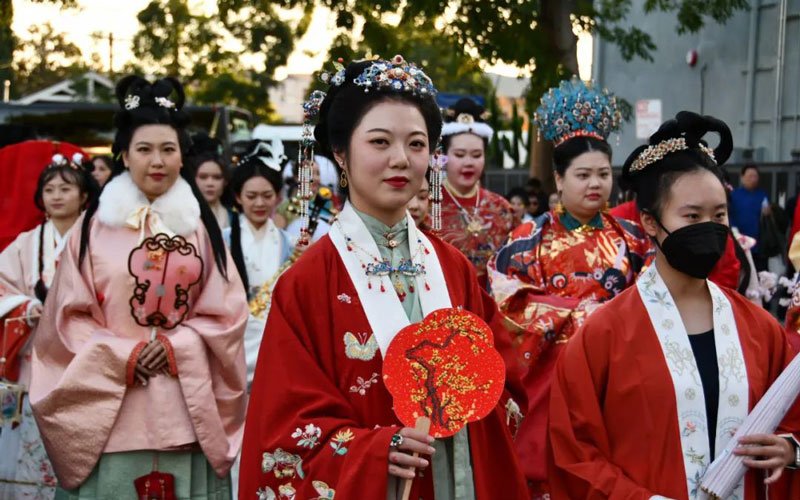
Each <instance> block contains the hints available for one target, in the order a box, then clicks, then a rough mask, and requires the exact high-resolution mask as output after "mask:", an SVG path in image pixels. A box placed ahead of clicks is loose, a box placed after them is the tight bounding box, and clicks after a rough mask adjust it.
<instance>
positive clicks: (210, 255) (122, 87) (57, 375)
mask: <svg viewBox="0 0 800 500" xmlns="http://www.w3.org/2000/svg"><path fill="white" fill-rule="evenodd" d="M116 94H117V98H118V100H119V103H120V106H121V108H122V109H121V110H120V111H119V112H118V113H117V115H116V116H115V123H116V127H117V133H116V137H115V140H114V145H113V152H114V157H115V161H116V164H115V172H114V175H113V176H112V179H111V180H110V181H109V182H108V184H106V186H105V188H104V191H103V193H102V194H101V196H100V199H99V202H96V203H93V204H92V205H91V206H90V207H89V209H88V210H87V212H86V213H85V216H84V219H83V220H82V223H81V229H80V231H75V232H74V233H73V235H72V237H71V238H70V240H69V242H68V243H67V246H66V248H65V250H64V252H63V254H62V260H61V262H60V267H59V271H58V275H57V277H56V280H55V282H54V284H53V287H52V289H51V291H50V298H49V300H48V301H47V304H46V305H45V310H44V315H43V317H42V320H41V324H42V325H44V328H41V329H40V330H41V331H42V335H41V336H38V337H37V338H36V340H35V343H34V352H33V380H32V385H31V396H30V398H31V404H32V406H33V411H34V414H35V415H36V419H37V422H38V423H39V426H40V429H41V433H42V437H43V439H44V444H45V447H46V448H47V451H48V454H49V456H50V458H51V460H52V462H53V466H54V469H55V472H56V475H57V477H58V479H59V484H60V486H61V488H63V489H64V490H69V491H66V492H65V491H61V492H60V494H62V495H63V494H66V495H67V497H68V498H81V499H83V498H131V499H134V498H140V497H141V496H142V495H152V494H154V493H157V494H158V495H160V496H158V498H168V497H170V496H172V497H173V498H174V497H179V498H187V497H191V498H215V499H218V498H230V496H231V493H230V479H229V471H230V467H231V464H232V463H233V460H234V458H235V457H236V454H237V453H238V451H239V447H240V445H241V437H242V431H243V424H244V411H245V364H244V351H243V343H242V335H243V331H244V327H245V322H246V320H247V304H246V300H245V297H244V294H243V293H242V284H241V281H240V279H239V276H238V274H237V272H236V268H235V266H234V265H233V262H232V260H231V258H230V256H229V255H228V254H227V253H226V251H225V245H224V243H223V241H222V235H221V232H220V229H219V226H218V225H217V222H216V220H215V218H214V214H213V213H212V212H211V210H210V209H209V207H208V205H207V204H206V202H205V201H204V199H203V196H202V194H201V193H200V191H199V190H198V189H197V187H196V186H195V185H194V183H193V181H192V179H191V174H190V173H189V172H188V171H187V169H184V168H182V167H183V154H184V152H186V151H187V150H188V146H189V139H188V135H187V134H186V129H185V127H186V124H187V121H188V119H187V116H186V114H185V113H184V112H183V111H182V109H181V108H182V106H183V103H184V94H183V88H182V87H181V84H180V83H179V82H178V81H177V80H174V79H163V80H159V81H157V82H155V83H153V84H150V83H149V82H147V81H146V80H144V79H142V78H139V77H136V76H129V77H126V78H124V79H123V80H122V81H120V82H119V84H118V85H117V89H116ZM148 498H150V497H149V496H148Z"/></svg>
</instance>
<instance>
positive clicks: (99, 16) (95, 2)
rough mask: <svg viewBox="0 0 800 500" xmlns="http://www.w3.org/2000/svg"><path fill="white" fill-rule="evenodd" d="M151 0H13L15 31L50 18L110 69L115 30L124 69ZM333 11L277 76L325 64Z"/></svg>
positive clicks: (206, 0) (583, 51) (585, 66)
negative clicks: (66, 3)
mask: <svg viewBox="0 0 800 500" xmlns="http://www.w3.org/2000/svg"><path fill="white" fill-rule="evenodd" d="M148 3H149V0H125V1H119V0H79V5H80V8H78V9H69V10H59V9H58V8H57V7H55V6H53V5H48V4H39V3H33V2H30V1H28V0H13V4H14V21H13V24H12V29H13V31H14V33H15V34H16V35H17V36H18V37H20V38H26V37H27V36H28V29H29V28H30V27H31V26H32V25H35V24H44V23H46V22H50V23H51V24H52V25H53V27H54V28H55V29H56V31H58V32H63V33H65V34H66V36H67V38H68V39H69V40H70V41H72V42H73V43H74V44H75V45H77V46H78V47H80V49H81V51H82V52H83V54H84V56H85V57H86V59H87V60H90V59H91V57H92V54H95V53H96V54H97V55H98V56H99V57H100V60H101V61H103V65H104V69H106V70H107V69H108V63H109V47H108V39H107V38H105V39H103V40H98V39H96V38H94V37H93V36H92V34H93V33H95V32H103V33H104V34H105V36H106V37H107V36H108V33H109V32H113V33H114V50H113V64H114V69H117V70H118V69H119V68H121V67H122V65H124V64H125V62H127V61H128V60H130V59H131V57H132V54H131V50H130V44H131V40H132V38H133V36H134V34H135V33H136V31H137V30H138V27H139V24H138V21H137V20H136V14H138V13H139V11H140V10H142V9H143V8H144V7H145V6H146V5H147V4H148ZM110 5H113V10H112V9H110V8H109V6H110ZM190 5H191V6H192V8H193V9H198V10H197V11H198V12H202V11H208V10H209V9H213V8H214V6H215V5H216V1H214V0H193V1H190ZM329 14H330V12H329V11H328V10H327V9H322V8H318V9H317V10H316V11H315V13H314V16H313V18H312V21H311V25H310V26H309V29H308V32H307V33H306V35H305V36H304V37H303V38H302V39H301V40H300V41H299V43H298V44H297V47H296V48H295V51H294V53H293V54H292V55H291V56H290V57H289V61H288V64H287V66H285V67H283V68H280V69H279V70H278V72H277V74H276V77H277V79H279V80H281V79H283V78H285V77H286V76H287V75H289V74H310V73H313V72H314V71H317V70H318V69H319V68H320V67H321V66H322V65H323V64H324V63H325V54H326V52H327V49H328V47H329V46H330V43H331V41H332V39H333V37H334V31H335V20H334V18H333V17H332V16H330V15H329ZM591 45H592V39H591V37H590V36H583V37H580V39H579V43H578V60H579V64H580V67H581V77H583V78H584V79H588V78H589V77H590V75H591V57H592V47H591ZM486 70H487V71H490V72H493V73H499V74H502V75H504V76H519V75H520V74H521V72H520V71H519V70H518V69H517V68H515V67H513V66H509V65H505V64H499V65H495V66H487V67H486Z"/></svg>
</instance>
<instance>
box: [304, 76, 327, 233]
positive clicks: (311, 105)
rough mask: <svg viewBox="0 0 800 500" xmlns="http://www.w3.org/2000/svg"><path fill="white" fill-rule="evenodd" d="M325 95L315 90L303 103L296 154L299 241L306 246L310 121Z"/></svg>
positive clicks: (311, 154) (311, 149)
mask: <svg viewBox="0 0 800 500" xmlns="http://www.w3.org/2000/svg"><path fill="white" fill-rule="evenodd" d="M323 99H325V93H324V92H322V91H320V90H315V91H314V92H312V93H311V95H310V96H309V97H308V100H307V101H306V102H305V103H303V135H302V139H301V141H300V151H299V152H298V154H297V177H298V184H299V186H298V195H297V196H298V198H300V240H299V241H298V243H300V244H301V245H307V244H308V243H309V242H310V241H311V235H310V234H308V223H309V205H310V203H311V172H312V168H313V165H314V132H313V130H314V129H313V127H312V125H311V121H312V120H313V119H314V118H315V117H316V116H317V115H318V114H319V107H320V105H321V104H322V100H323Z"/></svg>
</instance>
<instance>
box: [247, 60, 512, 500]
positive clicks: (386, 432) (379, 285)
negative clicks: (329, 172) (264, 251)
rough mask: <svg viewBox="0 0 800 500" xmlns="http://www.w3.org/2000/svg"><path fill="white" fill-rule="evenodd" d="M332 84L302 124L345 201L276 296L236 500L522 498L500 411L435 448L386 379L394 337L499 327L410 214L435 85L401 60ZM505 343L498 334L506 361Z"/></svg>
mask: <svg viewBox="0 0 800 500" xmlns="http://www.w3.org/2000/svg"><path fill="white" fill-rule="evenodd" d="M324 80H325V81H329V82H331V87H330V89H329V91H328V94H327V96H326V95H325V94H323V93H321V92H315V93H313V94H312V96H311V99H310V100H309V102H308V103H307V104H306V115H307V117H309V116H312V115H315V114H316V113H317V110H318V113H319V124H318V125H317V126H316V128H315V130H314V136H315V137H316V140H317V142H318V143H319V145H320V148H321V149H322V150H323V151H324V152H325V153H326V154H328V155H329V156H331V157H333V158H335V160H336V162H337V164H338V165H339V168H340V170H341V182H340V184H341V185H342V186H346V187H347V190H348V202H347V203H346V204H345V207H344V209H343V210H342V212H341V213H340V214H339V216H338V218H337V219H336V221H335V222H334V224H333V225H332V228H331V231H330V232H329V233H328V234H327V235H326V236H324V237H323V238H322V239H321V240H319V241H318V242H317V243H315V244H314V245H312V246H311V247H310V248H309V249H308V250H307V251H306V252H305V254H304V255H303V256H302V257H301V258H300V259H299V260H298V261H297V263H296V264H295V265H294V266H292V267H291V268H290V269H289V270H288V271H287V272H286V274H284V275H283V276H282V277H281V278H280V280H279V281H278V283H277V286H276V288H275V292H274V295H273V302H272V308H271V309H270V313H269V317H268V319H267V325H266V329H265V334H264V339H263V341H262V344H261V351H260V354H259V359H258V363H257V365H256V372H255V379H254V381H253V385H252V393H251V394H252V396H251V400H250V406H249V409H248V417H247V422H246V425H245V438H244V443H245V444H244V447H243V450H242V462H241V471H240V483H239V486H240V490H239V491H240V497H241V498H246V499H270V498H278V497H279V498H287V499H288V498H297V499H301V498H303V499H305V498H326V499H327V498H334V495H335V497H336V498H341V499H355V498H363V499H379V500H384V499H386V498H391V499H394V498H398V491H397V489H398V483H399V482H400V480H402V479H411V478H413V479H414V481H413V489H412V491H411V498H413V499H415V500H416V499H420V498H425V499H433V498H436V499H438V500H441V499H456V498H459V499H461V498H474V499H494V498H503V499H512V500H513V499H523V498H527V491H526V490H525V486H524V480H523V478H522V475H521V473H520V470H519V466H518V464H517V460H516V457H515V455H514V452H513V448H512V441H511V436H510V433H509V431H508V427H507V420H508V419H509V418H510V417H511V416H512V415H509V414H507V413H506V410H505V408H504V407H505V406H506V404H505V402H501V403H499V404H498V405H497V407H496V408H495V409H494V410H493V411H492V412H491V413H490V414H489V415H488V416H487V417H485V418H484V419H482V420H480V421H477V422H474V423H471V424H468V425H467V426H466V427H464V428H463V429H462V430H461V431H460V432H458V433H457V434H455V435H454V436H453V437H451V438H447V439H438V440H434V439H433V438H432V437H431V436H428V435H427V434H425V433H422V432H419V431H416V430H414V429H413V428H403V426H402V424H400V422H399V420H398V419H397V417H396V416H395V414H394V412H393V410H392V406H393V403H392V397H391V395H390V394H389V392H388V391H387V388H386V386H385V385H384V383H383V380H382V378H381V373H382V369H383V359H384V356H385V354H386V349H387V347H388V345H389V343H390V342H391V341H392V339H393V337H394V336H395V335H396V334H397V332H398V331H400V330H401V329H402V328H404V327H406V326H408V325H410V324H414V323H417V322H419V321H421V320H422V319H423V318H424V316H426V315H428V314H429V313H430V312H432V311H434V310H437V309H441V308H450V307H463V308H464V309H466V310H468V311H471V312H473V313H475V314H477V315H479V316H481V317H482V318H483V319H484V320H485V321H486V322H487V323H489V324H490V325H494V326H498V325H497V323H496V319H497V315H496V308H495V305H494V303H493V302H492V300H491V299H490V298H489V296H488V295H487V294H486V293H485V292H483V291H482V289H481V288H480V286H479V285H478V282H477V280H476V277H475V270H474V268H473V266H472V265H471V264H470V263H469V261H468V260H467V259H466V258H465V257H464V256H463V255H461V254H460V253H459V252H458V250H456V249H455V248H453V247H452V246H450V245H448V244H446V243H444V242H442V241H441V240H440V239H438V238H436V237H435V236H432V235H429V234H426V233H424V232H422V231H420V230H419V229H418V228H417V226H416V225H415V223H414V221H413V219H412V218H411V216H410V215H409V214H408V213H407V211H406V206H407V205H408V202H409V200H410V199H411V198H412V197H413V196H415V195H416V194H417V193H418V191H419V188H420V185H421V183H422V180H423V177H424V176H425V172H426V170H427V169H428V164H429V161H430V159H431V154H432V153H433V151H434V149H435V146H436V142H437V140H438V137H439V133H440V130H441V115H440V114H439V110H438V108H437V106H436V103H435V101H434V94H435V89H434V87H433V84H432V82H431V81H430V79H429V78H428V77H427V76H426V75H425V74H424V73H423V72H422V70H421V69H420V68H418V67H416V66H414V65H413V64H409V63H407V62H405V61H404V60H403V58H402V57H400V56H396V57H395V58H393V59H392V60H390V61H384V60H372V61H362V62H357V63H351V64H350V65H349V66H347V68H344V67H342V66H339V71H338V72H337V73H336V74H334V75H332V76H331V75H325V77H324ZM307 130H308V132H307V134H308V135H307V142H306V143H305V144H304V146H303V147H304V150H307V156H306V157H307V158H310V157H311V154H312V153H311V152H310V151H308V150H310V142H311V139H310V135H311V132H310V129H307ZM306 163H307V160H306ZM302 168H306V167H305V166H304V165H301V169H302ZM300 175H301V179H302V178H304V177H305V175H306V174H305V173H304V172H301V174H300ZM432 184H433V192H434V197H435V198H436V196H435V193H436V192H437V189H436V188H437V183H436V182H432ZM439 188H440V184H439ZM302 191H303V188H302V187H301V192H302ZM433 212H434V214H435V213H436V212H437V207H434V209H433ZM434 224H435V222H434ZM504 335H507V334H506V333H504V332H503V330H502V328H496V329H495V342H496V344H498V348H499V349H501V350H502V349H503V348H504V345H503V343H504V342H505V344H508V340H507V338H506V337H505V336H504ZM509 406H513V403H512V404H511V405H509ZM414 452H418V453H419V457H414V456H412V453H414Z"/></svg>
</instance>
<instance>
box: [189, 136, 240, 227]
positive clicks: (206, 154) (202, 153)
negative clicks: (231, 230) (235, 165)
mask: <svg viewBox="0 0 800 500" xmlns="http://www.w3.org/2000/svg"><path fill="white" fill-rule="evenodd" d="M219 151H220V144H219V141H217V140H215V139H212V138H210V137H208V135H206V134H197V135H195V136H194V137H193V138H192V152H191V155H190V158H189V160H188V162H189V164H190V166H191V168H192V169H193V170H194V181H195V184H197V188H198V189H200V192H201V193H203V198H205V200H206V203H208V206H209V208H211V211H212V212H214V218H215V219H217V224H219V227H220V229H222V230H224V229H226V228H228V227H230V224H231V223H230V221H231V217H232V216H233V211H232V210H231V205H232V203H231V199H230V195H229V194H228V183H229V182H230V169H229V168H228V167H227V165H225V162H224V161H223V159H222V157H220V155H219Z"/></svg>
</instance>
